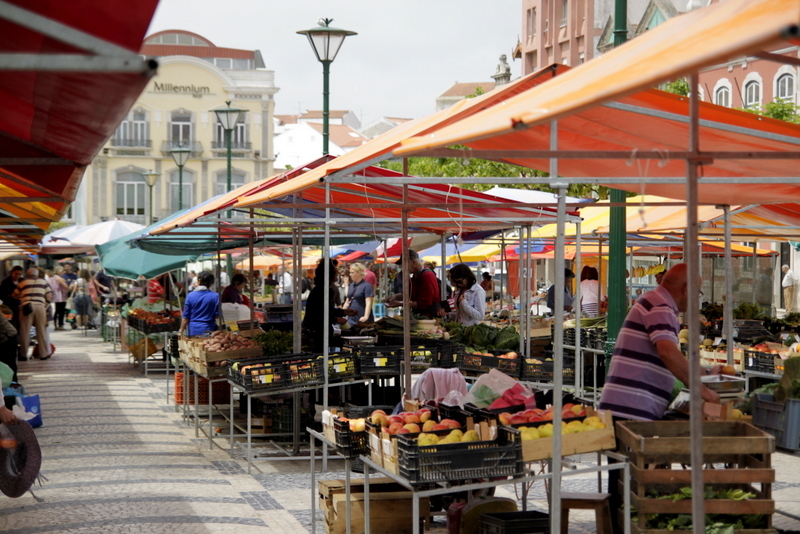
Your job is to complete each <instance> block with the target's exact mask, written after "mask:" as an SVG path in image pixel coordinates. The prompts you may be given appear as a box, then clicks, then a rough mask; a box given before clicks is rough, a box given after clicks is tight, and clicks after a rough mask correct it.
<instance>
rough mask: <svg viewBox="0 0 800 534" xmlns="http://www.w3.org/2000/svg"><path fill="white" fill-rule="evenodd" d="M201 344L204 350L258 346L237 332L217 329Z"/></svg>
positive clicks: (226, 350) (221, 350) (214, 350)
mask: <svg viewBox="0 0 800 534" xmlns="http://www.w3.org/2000/svg"><path fill="white" fill-rule="evenodd" d="M202 346H203V350H204V351H206V352H228V351H232V350H239V349H250V348H254V347H258V344H256V343H255V342H254V341H252V340H250V339H248V338H246V337H243V336H240V335H238V334H234V333H232V332H225V331H223V330H217V331H216V332H214V333H212V334H211V336H209V337H208V338H207V339H204V340H203V345H202Z"/></svg>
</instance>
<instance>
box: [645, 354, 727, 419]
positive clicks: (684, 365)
mask: <svg viewBox="0 0 800 534" xmlns="http://www.w3.org/2000/svg"><path fill="white" fill-rule="evenodd" d="M656 349H657V350H658V355H659V356H660V357H661V361H662V362H664V365H666V366H667V369H669V371H670V372H671V373H672V374H673V375H675V378H677V379H678V380H680V381H681V382H683V383H684V384H687V385H688V384H689V362H688V361H687V360H686V358H684V357H683V354H682V353H681V351H680V350H678V346H677V345H676V344H675V343H674V342H673V341H671V340H668V339H662V340H659V341H657V342H656ZM701 395H702V397H703V400H704V401H706V402H713V403H715V404H719V403H720V398H719V394H717V393H716V392H714V391H711V390H710V389H708V388H707V387H705V386H703V389H702V392H701Z"/></svg>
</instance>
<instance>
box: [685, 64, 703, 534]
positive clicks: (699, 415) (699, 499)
mask: <svg viewBox="0 0 800 534" xmlns="http://www.w3.org/2000/svg"><path fill="white" fill-rule="evenodd" d="M689 87H690V94H689V118H690V121H689V124H690V127H689V150H691V151H692V152H693V153H695V154H698V155H699V133H700V132H699V110H700V104H699V100H698V95H697V87H698V83H697V74H696V73H693V74H692V75H691V76H690V77H689ZM697 167H698V162H697V159H691V160H689V161H687V162H686V174H687V176H686V239H687V246H686V247H685V248H684V254H685V256H686V259H687V262H686V263H687V273H688V274H687V280H686V285H687V288H686V291H687V294H688V298H687V306H686V322H687V323H688V325H689V390H690V391H691V402H690V408H689V409H690V423H689V426H690V436H691V438H690V439H691V449H692V453H691V459H692V477H691V478H692V532H693V534H704V533H705V531H706V527H705V502H704V499H703V398H702V393H701V389H702V387H703V383H702V381H701V378H700V374H701V371H702V368H701V366H700V352H699V351H698V348H697V339H698V337H699V334H700V332H699V326H700V310H699V309H698V306H697V303H698V297H699V295H700V252H699V250H698V249H697V246H696V245H697V242H698V240H697V234H698V230H699V229H698V226H697V200H698V197H697Z"/></svg>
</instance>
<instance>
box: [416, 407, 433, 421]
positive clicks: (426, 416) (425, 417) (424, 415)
mask: <svg viewBox="0 0 800 534" xmlns="http://www.w3.org/2000/svg"><path fill="white" fill-rule="evenodd" d="M418 417H419V422H420V423H424V422H426V421H430V420H431V412H430V411H427V410H425V411H423V410H420V411H419V415H418Z"/></svg>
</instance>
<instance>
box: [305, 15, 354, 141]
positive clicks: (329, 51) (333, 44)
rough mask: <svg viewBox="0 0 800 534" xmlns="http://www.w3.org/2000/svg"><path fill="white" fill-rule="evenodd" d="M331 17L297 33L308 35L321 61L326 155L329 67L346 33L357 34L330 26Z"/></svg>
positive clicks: (323, 137) (323, 133)
mask: <svg viewBox="0 0 800 534" xmlns="http://www.w3.org/2000/svg"><path fill="white" fill-rule="evenodd" d="M331 22H333V19H324V18H323V19H319V20H318V21H317V24H318V25H319V26H318V27H316V28H311V29H310V30H301V31H299V32H297V33H299V34H301V35H305V36H306V37H308V42H309V43H311V48H313V49H314V54H316V56H317V59H318V60H319V62H320V63H322V155H323V156H327V155H328V152H329V151H328V119H329V112H328V95H329V94H330V91H329V88H328V78H329V75H330V67H331V63H333V60H334V59H336V54H337V53H338V52H339V48H341V46H342V43H344V39H345V37H347V36H348V35H358V34H357V33H356V32H351V31H348V30H340V29H338V28H331V27H330V26H329V24H330V23H331Z"/></svg>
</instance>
